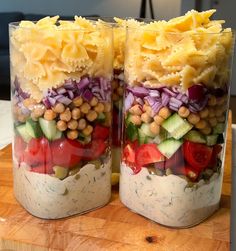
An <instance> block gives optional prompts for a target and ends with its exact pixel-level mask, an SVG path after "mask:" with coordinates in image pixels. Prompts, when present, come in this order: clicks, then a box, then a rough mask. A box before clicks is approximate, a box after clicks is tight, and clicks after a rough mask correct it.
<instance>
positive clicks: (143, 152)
mask: <svg viewBox="0 0 236 251" xmlns="http://www.w3.org/2000/svg"><path fill="white" fill-rule="evenodd" d="M163 160H164V156H163V155H162V154H161V153H160V151H159V150H158V149H157V145H156V144H152V143H150V144H144V145H141V146H140V147H139V148H138V150H137V151H136V155H135V163H136V165H137V166H140V167H143V166H145V165H147V164H151V163H155V162H159V161H163Z"/></svg>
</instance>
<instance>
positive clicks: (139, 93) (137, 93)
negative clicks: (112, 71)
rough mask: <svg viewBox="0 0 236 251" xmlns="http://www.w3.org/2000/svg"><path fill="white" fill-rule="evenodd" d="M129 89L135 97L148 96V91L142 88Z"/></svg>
mask: <svg viewBox="0 0 236 251" xmlns="http://www.w3.org/2000/svg"><path fill="white" fill-rule="evenodd" d="M129 89H130V91H131V92H132V93H133V94H134V96H136V97H140V98H143V97H145V96H147V95H148V94H149V91H148V90H147V89H146V88H144V87H140V86H136V87H133V88H131V87H130V88H129Z"/></svg>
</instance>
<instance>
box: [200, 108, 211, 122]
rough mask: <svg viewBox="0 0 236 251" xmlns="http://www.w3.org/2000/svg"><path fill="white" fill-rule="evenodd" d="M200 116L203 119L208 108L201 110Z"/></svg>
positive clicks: (206, 114) (207, 112) (207, 113)
mask: <svg viewBox="0 0 236 251" xmlns="http://www.w3.org/2000/svg"><path fill="white" fill-rule="evenodd" d="M199 115H200V118H202V119H205V118H207V117H208V115H209V110H208V109H207V108H206V107H205V108H204V109H203V110H201V111H200V112H199Z"/></svg>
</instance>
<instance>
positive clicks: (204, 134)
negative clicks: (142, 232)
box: [120, 10, 233, 227]
mask: <svg viewBox="0 0 236 251" xmlns="http://www.w3.org/2000/svg"><path fill="white" fill-rule="evenodd" d="M214 12H215V10H209V11H205V12H197V11H190V12H188V13H186V14H185V16H182V17H178V18H174V19H171V20H170V21H168V22H166V21H157V22H152V23H150V24H147V25H140V27H139V28H137V29H128V33H127V49H126V55H125V57H126V58H125V78H126V83H127V86H126V88H125V101H124V144H123V153H122V165H121V177H120V198H121V201H122V202H123V203H124V204H125V205H126V206H127V207H129V208H130V209H131V210H133V211H135V212H137V213H139V214H141V215H143V216H145V217H147V218H149V219H151V220H154V221H156V222H158V223H160V224H163V225H167V226H171V227H189V226H192V225H195V224H198V223H200V222H201V221H202V220H204V219H205V218H207V217H208V216H210V215H211V214H212V213H213V212H215V211H216V210H217V209H218V207H219V201H220V195H221V186H222V176H223V165H222V164H223V160H224V143H225V141H224V140H225V127H226V119H227V109H228V91H229V71H230V68H229V67H230V65H229V64H230V57H231V53H232V40H233V37H232V32H231V29H223V28H222V23H223V21H217V20H212V21H211V20H210V17H211V15H212V14H213V13H214Z"/></svg>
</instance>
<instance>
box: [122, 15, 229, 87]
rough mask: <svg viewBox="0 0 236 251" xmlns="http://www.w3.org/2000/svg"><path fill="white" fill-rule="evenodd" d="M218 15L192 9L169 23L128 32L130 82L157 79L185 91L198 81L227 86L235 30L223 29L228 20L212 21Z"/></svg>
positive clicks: (126, 65) (149, 25) (151, 25)
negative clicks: (214, 15)
mask: <svg viewBox="0 0 236 251" xmlns="http://www.w3.org/2000/svg"><path fill="white" fill-rule="evenodd" d="M214 12H215V10H209V11H205V12H197V11H195V10H192V11H189V12H188V13H186V14H185V16H181V17H177V18H174V19H171V20H169V21H168V22H167V21H154V22H151V23H150V24H146V25H143V24H138V25H137V26H138V27H136V29H128V30H129V31H128V41H127V47H128V49H127V51H128V53H127V55H126V60H125V68H126V73H127V74H126V76H127V81H128V82H129V83H130V84H131V85H132V84H133V85H135V83H137V82H144V81H146V80H156V81H155V83H157V86H158V85H161V84H166V85H173V84H176V85H181V86H182V88H183V89H184V90H186V89H187V88H188V87H190V86H191V85H194V84H196V83H197V82H200V83H201V82H202V83H204V84H205V85H209V86H211V85H212V84H211V82H212V81H213V82H214V81H215V80H216V79H217V81H218V86H222V85H224V84H225V83H224V81H227V78H226V74H225V72H226V69H227V67H228V65H227V62H228V59H229V57H230V54H231V47H232V40H233V34H232V31H231V29H229V28H228V29H223V27H222V24H223V23H224V21H222V20H210V17H211V16H212V14H214ZM155 62H156V63H155ZM137 65H139V66H140V67H137ZM147 65H149V66H150V68H149V69H148V67H147ZM154 65H158V67H153V66H154ZM221 74H222V75H223V74H224V77H221ZM219 79H221V81H219ZM223 79H224V81H223Z"/></svg>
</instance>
